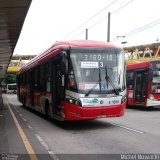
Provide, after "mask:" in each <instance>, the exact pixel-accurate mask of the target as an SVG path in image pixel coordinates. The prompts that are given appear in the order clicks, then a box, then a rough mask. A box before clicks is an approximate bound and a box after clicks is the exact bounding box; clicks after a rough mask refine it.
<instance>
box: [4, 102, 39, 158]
mask: <svg viewBox="0 0 160 160" xmlns="http://www.w3.org/2000/svg"><path fill="white" fill-rule="evenodd" d="M5 102H6V104H7V106H8V108H9V111H10V113H11V115H12V118H13V120H14V123H15V125H16V127H17V129H18V131H19V134H20V136H21V138H22V141H23V143H24V145H25V148H26V150H27V152H28V154H29V156H30V159H31V160H38V158H37V156H36V154H35V152H34V150H33V148H32V146H31V144H30V143H29V140H28V139H27V136H26V135H25V133H24V131H23V129H22V128H21V126H20V124H19V122H18V120H17V118H16V116H15V115H14V113H13V111H12V109H11V107H10V105H9V103H8V102H7V100H6V99H5Z"/></svg>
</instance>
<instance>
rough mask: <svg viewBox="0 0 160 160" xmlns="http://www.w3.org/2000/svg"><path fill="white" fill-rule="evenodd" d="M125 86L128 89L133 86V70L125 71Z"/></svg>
mask: <svg viewBox="0 0 160 160" xmlns="http://www.w3.org/2000/svg"><path fill="white" fill-rule="evenodd" d="M126 79H127V80H126V81H127V88H128V89H133V86H134V72H133V71H129V72H127V78H126Z"/></svg>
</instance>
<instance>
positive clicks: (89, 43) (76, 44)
mask: <svg viewBox="0 0 160 160" xmlns="http://www.w3.org/2000/svg"><path fill="white" fill-rule="evenodd" d="M67 48H118V47H117V46H115V45H113V44H111V43H106V42H101V41H93V40H74V41H59V42H56V43H54V44H53V45H52V46H51V47H50V48H49V49H47V50H46V51H44V52H42V53H40V54H39V55H37V56H36V57H35V58H33V59H32V60H31V61H30V62H29V63H27V64H25V65H24V66H23V67H22V68H21V69H20V71H19V72H18V74H19V73H23V72H25V71H27V70H29V69H31V68H32V67H34V66H36V65H37V64H40V63H42V62H43V61H44V60H48V59H50V58H51V57H52V56H54V55H56V54H58V53H59V52H60V51H62V50H63V49H67ZM53 51H54V52H53Z"/></svg>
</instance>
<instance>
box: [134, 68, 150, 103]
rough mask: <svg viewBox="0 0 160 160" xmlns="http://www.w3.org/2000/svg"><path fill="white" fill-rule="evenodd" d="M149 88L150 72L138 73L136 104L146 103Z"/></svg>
mask: <svg viewBox="0 0 160 160" xmlns="http://www.w3.org/2000/svg"><path fill="white" fill-rule="evenodd" d="M147 88H148V71H138V72H137V73H136V84H135V96H134V97H135V103H137V104H143V105H144V103H145V100H146V97H147Z"/></svg>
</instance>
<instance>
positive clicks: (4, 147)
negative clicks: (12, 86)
mask: <svg viewBox="0 0 160 160" xmlns="http://www.w3.org/2000/svg"><path fill="white" fill-rule="evenodd" d="M6 110H7V108H6V107H5V106H4V104H3V100H2V96H1V95H0V142H1V143H0V154H2V153H8V152H9V150H8V139H7V133H6V130H5V118H4V111H6Z"/></svg>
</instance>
